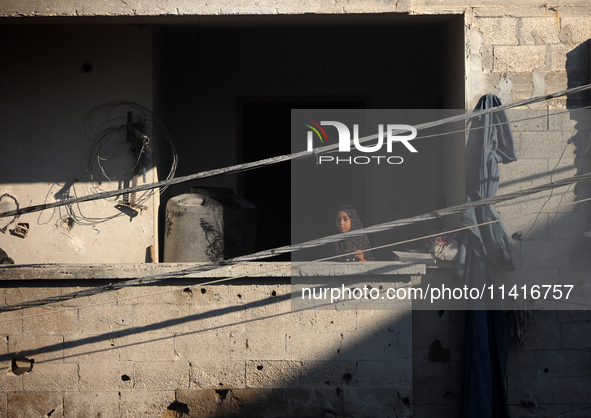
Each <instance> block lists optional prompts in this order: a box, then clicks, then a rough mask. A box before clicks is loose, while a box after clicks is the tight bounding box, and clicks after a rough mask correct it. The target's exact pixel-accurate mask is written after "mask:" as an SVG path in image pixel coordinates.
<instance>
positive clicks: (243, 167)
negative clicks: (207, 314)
mask: <svg viewBox="0 0 591 418" xmlns="http://www.w3.org/2000/svg"><path fill="white" fill-rule="evenodd" d="M589 89H591V84H587V85H583V86H579V87H573V88H570V89H566V90H562V91H559V92H556V93H552V94H547V95H542V96H537V97H533V98H530V99H524V100H520V101H517V102H513V103H509V104H506V105H502V106H497V107H491V108H488V109H483V110H478V111H475V112H470V113H465V114H461V115H456V116H451V117H447V118H443V119H439V120H436V121H432V122H426V123H422V124H419V125H416V126H414V128H415V129H416V130H417V131H420V130H424V129H428V128H433V127H436V126H441V125H445V124H448V123H455V122H461V121H465V120H468V119H472V118H475V117H479V116H483V115H486V114H489V113H495V112H500V111H504V110H507V109H512V108H515V107H519V106H527V105H530V104H534V103H538V102H541V101H546V100H550V99H554V98H557V97H562V96H566V95H569V94H575V93H579V92H581V91H586V90H589ZM378 135H379V134H373V135H369V136H367V137H364V138H360V139H359V143H364V142H367V141H371V140H373V139H377V138H378ZM351 143H352V144H353V140H352V141H351ZM338 147H339V144H338V143H335V144H330V145H325V146H322V147H318V148H315V149H314V150H312V151H307V150H306V151H300V152H296V153H292V154H285V155H280V156H275V157H270V158H265V159H262V160H258V161H253V162H249V163H242V164H237V165H232V166H227V167H223V168H218V169H214V170H208V171H203V172H200V173H195V174H191V175H188V176H183V177H176V178H172V179H166V180H162V181H159V182H155V183H147V184H142V185H138V186H133V187H127V188H123V189H119V190H112V191H106V192H100V193H96V194H93V195H87V196H81V197H76V198H70V199H66V200H62V201H58V202H51V203H43V204H39V205H32V206H27V207H24V208H19V209H14V210H10V211H5V212H0V218H5V217H8V216H19V215H23V214H26V213H33V212H39V211H42V210H46V209H51V208H55V207H59V206H65V205H71V204H74V203H82V202H89V201H92V200H100V199H106V198H110V197H115V196H121V195H125V194H128V193H132V192H139V191H144V190H151V189H156V188H160V187H167V186H171V185H174V184H180V183H186V182H189V181H193V180H199V179H204V178H210V177H215V176H220V175H227V174H235V173H240V172H244V171H248V170H253V169H258V168H262V167H266V166H269V165H272V164H277V163H280V162H285V161H291V160H299V159H303V158H309V157H314V156H318V155H320V154H324V153H327V152H330V151H334V150H336V149H338Z"/></svg>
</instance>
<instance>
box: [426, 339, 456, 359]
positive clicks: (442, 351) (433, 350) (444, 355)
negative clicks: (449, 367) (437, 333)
mask: <svg viewBox="0 0 591 418" xmlns="http://www.w3.org/2000/svg"><path fill="white" fill-rule="evenodd" d="M450 360H451V350H448V349H446V348H443V347H442V346H441V341H439V340H435V341H433V342H432V343H431V345H430V346H429V361H432V362H434V363H444V364H447V363H449V362H450Z"/></svg>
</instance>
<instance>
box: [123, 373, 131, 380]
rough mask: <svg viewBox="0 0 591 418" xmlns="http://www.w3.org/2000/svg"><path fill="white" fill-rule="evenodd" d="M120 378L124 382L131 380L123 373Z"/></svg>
mask: <svg viewBox="0 0 591 418" xmlns="http://www.w3.org/2000/svg"><path fill="white" fill-rule="evenodd" d="M121 380H122V381H124V382H129V381H130V380H131V377H129V376H128V375H126V374H124V375H121Z"/></svg>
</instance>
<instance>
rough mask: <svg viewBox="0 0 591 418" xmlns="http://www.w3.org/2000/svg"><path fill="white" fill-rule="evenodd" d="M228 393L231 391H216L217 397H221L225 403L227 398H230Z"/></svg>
mask: <svg viewBox="0 0 591 418" xmlns="http://www.w3.org/2000/svg"><path fill="white" fill-rule="evenodd" d="M228 392H230V390H228V389H215V393H216V395H218V396H219V398H220V401H222V402H223V401H224V400H225V399H226V397H227V396H228Z"/></svg>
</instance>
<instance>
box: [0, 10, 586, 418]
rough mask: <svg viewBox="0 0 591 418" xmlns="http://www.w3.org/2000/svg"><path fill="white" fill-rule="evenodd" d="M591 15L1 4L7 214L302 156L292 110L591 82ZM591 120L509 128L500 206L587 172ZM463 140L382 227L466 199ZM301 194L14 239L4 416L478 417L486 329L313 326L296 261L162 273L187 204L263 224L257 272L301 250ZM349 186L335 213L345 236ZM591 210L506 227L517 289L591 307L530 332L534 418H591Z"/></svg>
mask: <svg viewBox="0 0 591 418" xmlns="http://www.w3.org/2000/svg"><path fill="white" fill-rule="evenodd" d="M590 15H591V5H590V4H589V2H588V1H579V0H573V1H570V2H567V3H566V4H561V5H555V4H548V3H543V2H538V1H535V0H517V1H512V2H511V1H507V0H497V1H486V2H465V1H455V0H452V1H447V2H441V1H435V0H400V1H386V0H384V1H378V0H358V1H357V0H351V1H341V0H335V1H332V2H318V1H316V2H309V1H304V2H281V1H270V0H262V1H258V2H247V1H241V2H229V1H224V0H221V1H208V2H188V1H182V0H168V1H157V0H146V1H139V0H128V1H121V2H102V1H88V2H70V1H57V2H47V1H39V0H26V1H20V2H19V1H4V2H1V3H0V33H1V34H2V39H3V40H4V44H3V54H2V59H1V60H0V83H1V85H2V88H1V89H0V91H1V93H0V108H1V109H2V112H1V113H0V133H1V135H2V138H1V140H0V212H9V211H13V210H18V209H22V208H25V207H30V206H34V205H43V204H52V203H60V202H67V201H68V200H69V199H71V198H75V197H81V196H86V195H89V196H92V195H96V194H99V193H105V192H109V191H113V190H119V189H122V188H126V187H130V186H133V185H142V184H149V183H152V182H156V181H162V180H165V179H167V178H172V177H173V176H175V177H176V178H178V177H182V176H188V175H191V174H194V173H198V172H204V171H207V170H213V169H217V168H222V167H228V166H232V165H236V164H240V163H245V162H251V161H257V160H261V159H265V158H268V157H273V156H277V155H283V154H289V153H290V151H291V148H290V141H289V136H290V130H289V129H290V110H291V109H460V110H462V111H463V110H464V109H468V110H472V109H474V108H475V106H476V105H477V103H478V101H479V99H480V98H481V97H482V96H483V95H485V94H495V95H496V96H498V98H500V100H501V101H502V102H503V103H504V104H509V103H512V102H516V101H519V100H523V99H529V98H532V97H536V96H544V95H547V94H550V93H554V92H557V91H562V90H566V89H569V88H573V87H578V86H583V85H587V84H589V83H590V82H591V77H590V51H589V38H591V19H590V18H589V17H590ZM589 102H590V100H589V91H588V90H586V91H583V92H580V93H576V94H569V95H565V96H560V97H556V98H550V99H548V100H542V101H539V102H537V103H533V104H531V105H527V106H521V107H518V108H515V109H511V110H508V111H507V115H508V118H509V120H510V121H511V129H512V134H513V138H514V142H515V150H516V154H517V158H518V159H517V161H516V162H513V163H511V164H507V165H503V166H502V167H501V177H500V187H499V194H500V195H502V194H505V193H510V192H515V191H520V190H525V189H529V188H532V187H535V186H539V185H544V184H548V183H551V182H553V181H556V180H559V179H561V178H566V177H571V176H575V175H581V174H585V173H587V172H588V171H589V168H590V162H591V154H590V152H591V151H590V146H589V144H590V132H591V125H590V122H591V119H590V118H589V114H588V113H587V112H589V110H588V107H589V105H590V103H589ZM122 127H123V128H122ZM454 127H455V125H454ZM443 129H448V127H445V128H443ZM454 129H455V128H454ZM449 130H451V128H450V129H449ZM136 131H137V132H139V134H137V135H136V134H135V132H136ZM128 132H132V134H130V135H128V134H127V133H128ZM121 138H123V139H121ZM284 138H285V139H284ZM280 139H281V140H280ZM283 139H284V140H283ZM440 139H441V140H437V141H433V142H432V143H430V144H429V145H427V146H424V148H421V150H420V155H421V158H422V160H421V162H420V163H417V164H406V165H401V166H400V167H397V168H396V170H398V171H395V172H394V174H392V176H393V180H392V184H391V187H390V188H389V189H388V191H387V192H384V193H381V194H379V198H377V200H375V201H372V202H370V203H365V204H361V207H360V208H359V209H360V212H361V213H362V214H363V215H364V216H363V220H364V223H365V224H366V225H374V224H380V223H383V222H387V221H390V220H393V219H403V218H409V217H412V216H416V215H419V214H423V213H428V212H431V211H436V210H438V209H441V208H444V207H450V206H453V205H460V204H462V203H464V202H465V200H466V190H465V184H464V175H465V162H464V161H465V158H466V152H465V140H466V135H465V133H464V127H463V125H462V126H461V127H460V129H459V133H456V135H455V136H454V135H451V136H448V137H444V138H440ZM417 142H418V141H417ZM130 144H131V146H130ZM289 177H290V168H289V164H287V165H273V166H269V167H264V168H261V169H258V170H251V171H246V172H242V173H239V174H236V175H226V176H216V177H211V178H207V179H203V180H196V181H194V182H191V183H180V184H175V185H171V186H170V187H168V188H167V189H166V190H165V191H163V192H162V193H154V192H151V191H150V190H144V191H141V192H138V193H137V194H136V193H129V194H128V195H124V196H111V197H109V198H105V199H98V200H92V201H88V202H81V203H76V204H66V205H62V206H57V205H56V206H55V207H52V208H50V209H47V210H41V211H36V212H30V213H24V214H21V215H19V216H11V217H3V218H0V232H1V234H0V248H2V250H4V251H6V253H7V254H8V256H9V257H10V258H11V259H12V260H14V263H15V264H14V265H10V266H6V265H3V266H0V280H1V282H2V287H1V289H0V294H1V298H0V308H2V311H1V312H0V338H1V339H2V352H1V353H0V355H1V357H2V367H3V368H4V371H2V372H0V416H6V417H11V418H12V417H39V416H51V417H52V418H53V417H80V416H89V417H90V416H93V417H94V416H103V417H152V416H153V417H185V416H186V417H203V416H220V417H221V416H260V417H277V416H298V417H341V416H342V417H411V416H412V417H456V416H461V411H462V390H463V386H464V384H463V377H464V376H463V359H464V350H463V348H464V344H463V333H464V326H465V324H464V312H463V311H461V310H453V309H437V308H434V309H426V308H425V307H424V306H423V307H422V308H421V309H413V306H412V303H411V302H404V301H401V302H399V303H398V305H399V306H397V307H396V308H395V309H392V307H391V306H390V308H389V309H371V308H369V309H368V308H367V307H365V308H364V307H355V306H354V307H353V308H347V309H336V308H335V307H332V308H331V309H300V310H298V309H293V304H292V300H291V299H292V291H293V289H292V284H291V279H290V276H292V275H293V274H294V271H293V270H292V269H291V267H290V264H289V258H288V257H287V258H286V257H283V258H282V257H275V258H271V259H264V260H261V261H256V262H248V263H242V264H240V265H231V266H226V267H223V268H221V269H215V270H211V271H206V272H203V271H197V272H196V271H188V272H187V271H185V269H187V268H190V266H194V264H184V263H178V262H176V261H174V262H171V261H170V260H167V259H166V257H165V256H164V248H163V246H164V245H163V243H164V236H165V235H166V234H167V227H169V226H170V225H167V222H166V214H165V207H166V204H167V202H168V201H169V200H170V199H171V198H172V197H174V196H178V195H180V194H182V193H187V192H188V191H189V188H190V186H197V187H214V188H225V189H230V190H232V191H233V192H234V193H235V195H236V196H239V197H240V198H244V199H247V200H248V201H250V202H253V203H254V204H255V205H256V208H257V213H258V215H257V216H258V218H257V231H256V234H257V240H256V244H255V245H254V248H253V250H254V251H260V250H264V249H270V248H276V247H280V246H284V245H289V243H290V227H289V221H287V220H286V217H287V218H289V213H290V197H291V195H290V190H289ZM411 178H412V179H413V181H406V182H405V181H400V180H399V179H411ZM350 181H351V183H350V184H351V185H355V184H357V183H355V182H357V181H360V182H363V184H364V185H366V186H367V184H369V182H370V181H371V177H368V178H363V179H350ZM367 187H370V186H367ZM351 188H352V189H356V187H355V186H351ZM343 190H346V189H338V190H336V191H332V192H330V191H327V195H326V198H325V201H323V202H322V207H319V208H318V210H319V211H325V212H326V213H328V215H327V216H328V218H330V219H332V218H331V216H332V212H331V211H332V210H333V209H334V208H335V207H336V206H337V205H338V204H340V203H343V202H342V201H340V200H341V199H340V197H342V196H339V195H338V193H342V192H343ZM331 193H332V194H331ZM352 193H353V195H352V199H353V200H355V201H359V202H361V201H362V199H361V197H360V196H358V195H355V193H356V192H354V191H353V192H352ZM590 197H591V188H590V185H589V183H588V182H578V183H572V185H570V186H567V187H563V188H556V189H552V190H547V191H543V192H541V193H537V194H534V195H530V196H527V197H523V198H518V199H514V200H511V201H507V202H502V203H499V204H498V205H497V206H496V208H497V209H498V210H499V212H500V213H501V214H502V217H503V221H504V225H505V227H506V229H507V231H508V234H509V237H510V238H511V247H512V254H513V262H514V264H515V270H514V271H511V272H508V273H507V277H508V278H507V280H509V279H511V278H514V279H516V280H519V281H520V282H521V283H525V284H528V283H543V284H546V285H551V286H555V285H559V286H563V285H573V286H579V287H580V289H583V290H581V291H577V292H576V295H574V296H576V303H577V306H578V307H579V308H577V309H560V306H558V307H556V306H553V309H547V308H544V307H541V308H539V309H535V310H529V311H527V312H526V311H525V310H524V311H523V312H522V315H520V316H519V317H518V323H517V325H515V327H514V328H511V325H512V324H513V325H514V323H510V324H509V325H510V328H511V330H512V332H511V335H512V336H514V337H515V338H514V339H513V340H512V341H511V342H510V343H509V345H508V365H507V370H506V380H505V381H506V388H505V389H506V403H507V405H508V411H509V412H510V414H511V416H514V417H520V416H528V417H529V416H570V417H584V416H589V415H591V400H590V399H591V396H590V395H591V389H590V388H591V374H590V373H589V368H590V367H591V328H590V325H591V324H590V322H591V317H590V316H589V310H588V309H587V307H588V303H589V300H588V299H587V296H586V294H585V292H584V290H586V288H587V287H588V286H586V283H587V281H588V279H591V263H590V261H589V260H590V257H589V252H590V251H591V242H590V240H591V238H590V236H591V219H590V212H591V206H590V205H589V201H584V200H585V199H589V198H590ZM576 201H584V202H581V203H578V204H576V203H575V202H576ZM310 205H311V204H310ZM286 214H287V215H286ZM524 214H529V216H523V215H524ZM456 221H457V219H456ZM453 225H455V224H454V223H453V221H442V222H434V223H430V224H429V223H428V224H424V225H423V224H416V225H412V226H406V227H404V228H402V229H400V230H394V231H393V232H392V233H391V235H383V236H380V238H376V239H375V242H374V244H375V245H376V246H378V245H385V244H388V243H391V242H395V241H402V240H405V239H411V238H417V237H422V236H427V235H428V234H430V233H432V232H434V231H441V230H443V229H449V228H450V227H452V226H453ZM291 232H294V231H291ZM296 232H297V231H296ZM321 232H322V235H329V234H330V233H331V231H330V230H326V231H324V230H321ZM304 238H305V239H308V238H309V237H304ZM365 264H371V266H370V267H367V266H365ZM392 265H395V266H396V268H394V269H393V268H391V266H392ZM304 270H305V269H302V273H301V274H302V275H305V271H304ZM183 271H184V273H183V274H180V273H179V272H183ZM158 275H165V276H166V280H161V281H159V282H158V283H155V284H149V285H142V283H141V281H140V282H137V281H136V282H132V283H133V284H134V285H132V286H124V287H120V288H118V287H117V286H116V284H117V283H125V281H127V280H135V279H142V278H154V277H157V276H158ZM330 275H333V276H336V277H341V276H346V275H355V276H356V277H364V282H365V283H367V284H371V286H373V287H374V288H379V289H381V286H382V287H392V286H393V287H395V288H403V287H405V286H409V285H411V284H412V285H415V284H417V283H419V284H420V283H421V282H428V281H437V280H447V279H449V278H450V277H456V276H457V273H456V269H455V266H454V265H453V263H436V264H435V265H427V264H424V263H423V264H421V263H418V264H417V263H403V262H396V263H394V262H392V261H390V260H388V259H386V258H381V261H376V262H374V263H357V264H353V265H346V266H344V267H342V268H340V269H339V268H336V267H335V268H333V269H332V270H331V271H330ZM368 277H369V278H368ZM454 280H455V279H454ZM92 289H100V291H92ZM85 291H88V293H87V294H85V293H84V292H85ZM71 294H76V295H79V296H82V297H76V298H68V297H66V296H67V295H71ZM30 301H45V302H46V303H39V304H29V305H27V303H29V302H30ZM14 307H20V308H19V309H13V308H14ZM508 318H509V317H508ZM512 318H517V317H512ZM496 416H500V415H496Z"/></svg>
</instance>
